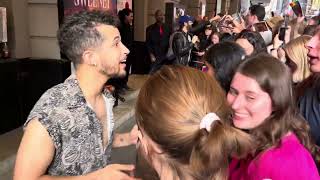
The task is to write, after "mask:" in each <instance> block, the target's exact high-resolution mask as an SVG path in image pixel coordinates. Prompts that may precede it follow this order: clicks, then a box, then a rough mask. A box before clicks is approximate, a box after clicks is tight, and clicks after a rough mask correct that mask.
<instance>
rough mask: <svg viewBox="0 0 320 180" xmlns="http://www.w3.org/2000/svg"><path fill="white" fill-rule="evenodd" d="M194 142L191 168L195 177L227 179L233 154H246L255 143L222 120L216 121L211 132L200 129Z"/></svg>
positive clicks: (235, 155) (240, 155) (215, 179)
mask: <svg viewBox="0 0 320 180" xmlns="http://www.w3.org/2000/svg"><path fill="white" fill-rule="evenodd" d="M194 142H195V143H196V144H195V146H194V148H193V151H192V154H191V157H190V169H191V170H192V172H191V173H192V174H193V176H194V178H195V179H199V180H200V179H213V180H222V179H227V177H228V167H229V160H230V158H231V156H232V157H244V156H246V155H247V154H248V152H250V151H251V149H252V144H253V143H252V140H251V138H250V136H249V135H248V134H246V133H244V132H242V131H241V130H238V129H236V128H233V127H231V126H229V125H227V124H224V123H223V122H222V121H214V122H213V123H212V126H211V130H210V132H208V131H207V130H205V129H201V130H199V132H198V133H197V135H196V137H195V139H194ZM230 155H231V156H230Z"/></svg>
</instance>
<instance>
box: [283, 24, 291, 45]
mask: <svg viewBox="0 0 320 180" xmlns="http://www.w3.org/2000/svg"><path fill="white" fill-rule="evenodd" d="M290 36H291V26H288V29H286V34H285V36H284V41H285V43H288V42H289V41H290V38H291V37H290Z"/></svg>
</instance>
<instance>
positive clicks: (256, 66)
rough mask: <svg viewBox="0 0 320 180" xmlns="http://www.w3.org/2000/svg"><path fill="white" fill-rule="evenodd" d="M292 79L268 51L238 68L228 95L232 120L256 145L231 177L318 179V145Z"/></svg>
mask: <svg viewBox="0 0 320 180" xmlns="http://www.w3.org/2000/svg"><path fill="white" fill-rule="evenodd" d="M291 79H292V76H291V73H290V71H289V69H288V68H287V67H286V66H285V65H284V64H283V63H281V62H280V61H279V60H277V59H275V58H273V57H271V56H268V55H258V56H256V57H254V58H252V59H249V60H247V61H245V62H243V63H242V64H240V66H239V67H238V69H237V71H236V74H235V76H234V77H233V80H232V83H231V87H230V91H229V93H228V96H227V99H228V102H229V103H230V105H231V107H232V109H233V112H234V113H233V119H232V122H233V125H234V126H236V127H238V128H240V129H244V130H246V131H247V132H249V134H251V135H252V136H253V137H254V138H255V142H256V147H255V153H254V154H251V155H248V158H247V159H241V160H239V159H233V161H232V163H231V166H230V172H231V174H230V176H231V179H254V180H255V179H265V178H267V179H291V180H292V179H297V180H298V179H299V180H301V179H306V180H307V179H308V180H309V179H319V174H318V171H317V168H316V164H315V161H314V160H313V158H315V159H317V160H318V159H319V154H318V149H317V147H316V146H315V145H314V144H313V143H312V141H311V138H310V137H309V126H308V125H307V123H306V121H305V120H304V119H303V118H302V117H301V116H300V115H299V114H298V112H297V110H296V107H295V102H294V98H293V95H292V84H291V82H292V81H291ZM318 162H319V161H318ZM283 167H285V168H283Z"/></svg>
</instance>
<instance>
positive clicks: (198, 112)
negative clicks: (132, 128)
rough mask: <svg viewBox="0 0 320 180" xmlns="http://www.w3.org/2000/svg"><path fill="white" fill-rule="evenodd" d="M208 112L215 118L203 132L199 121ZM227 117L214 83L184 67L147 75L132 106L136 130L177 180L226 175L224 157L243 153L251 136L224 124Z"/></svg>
mask: <svg viewBox="0 0 320 180" xmlns="http://www.w3.org/2000/svg"><path fill="white" fill-rule="evenodd" d="M210 112H213V113H216V114H217V115H218V116H219V117H220V120H218V121H214V122H213V123H212V125H211V130H210V132H208V131H206V130H205V129H200V128H199V125H200V122H201V119H202V118H203V117H204V116H205V115H206V114H208V113H210ZM230 115H231V109H230V108H229V106H228V103H227V101H226V96H225V93H224V91H223V90H222V88H221V87H220V86H219V84H218V82H217V81H216V80H215V79H214V78H212V77H210V76H209V75H207V74H205V73H203V72H201V71H199V70H196V69H193V68H189V67H185V66H164V67H163V68H162V69H160V70H159V71H158V72H156V73H155V74H154V75H152V76H151V77H150V78H149V79H148V80H147V82H146V83H145V84H144V86H143V87H142V89H141V91H140V93H139V96H138V100H137V104H136V121H137V124H138V126H139V128H141V130H143V132H145V133H146V134H147V135H148V137H149V138H150V139H151V140H152V141H153V142H154V143H156V144H157V145H158V146H159V147H160V148H161V150H162V151H163V153H164V154H165V160H164V161H165V162H166V163H167V164H168V165H169V166H170V168H171V169H172V170H173V172H175V175H176V176H177V179H185V177H187V176H191V177H193V178H194V179H199V180H200V179H201V180H202V179H219V180H220V179H227V176H228V160H229V158H230V157H231V156H236V157H242V156H245V155H247V153H249V151H250V149H251V147H252V142H251V139H250V137H249V135H248V134H246V133H244V132H242V131H241V130H238V129H235V128H233V127H232V126H231V125H230V124H229V121H230V119H229V118H230ZM149 156H150V153H149ZM151 158H152V157H151ZM147 159H148V157H147ZM149 159H150V157H149Z"/></svg>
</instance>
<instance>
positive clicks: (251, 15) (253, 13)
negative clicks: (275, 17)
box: [227, 4, 272, 45]
mask: <svg viewBox="0 0 320 180" xmlns="http://www.w3.org/2000/svg"><path fill="white" fill-rule="evenodd" d="M265 15H266V11H265V7H264V6H262V5H260V4H255V5H252V6H251V7H250V8H249V11H248V13H247V15H246V16H245V18H244V20H242V21H240V22H237V21H235V20H234V19H233V18H232V17H231V16H228V17H227V18H228V19H229V20H230V21H232V22H233V24H234V28H233V33H236V34H238V33H240V32H241V31H243V30H245V29H247V30H251V31H256V32H258V33H259V34H260V35H261V37H262V38H263V40H264V42H265V44H267V45H268V44H270V43H271V42H272V31H271V30H270V29H269V28H268V26H267V24H266V22H265V21H264V18H265ZM258 23H264V25H265V28H266V29H265V30H263V31H260V30H259V29H257V28H256V26H255V25H256V24H258Z"/></svg>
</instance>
